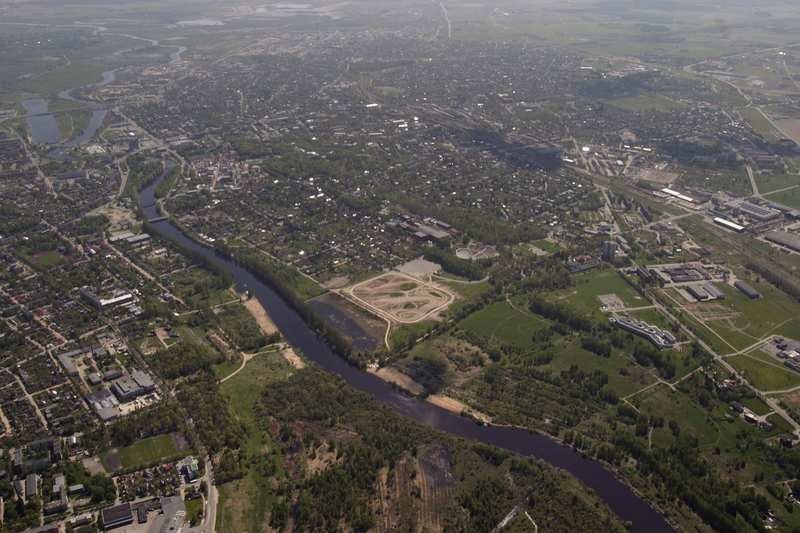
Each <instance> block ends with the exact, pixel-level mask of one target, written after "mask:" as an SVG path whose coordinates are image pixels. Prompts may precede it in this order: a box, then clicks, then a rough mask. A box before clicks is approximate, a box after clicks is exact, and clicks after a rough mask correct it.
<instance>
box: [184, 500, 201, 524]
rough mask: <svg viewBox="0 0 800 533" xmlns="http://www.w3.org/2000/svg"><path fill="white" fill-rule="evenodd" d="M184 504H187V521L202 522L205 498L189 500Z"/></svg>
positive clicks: (191, 522)
mask: <svg viewBox="0 0 800 533" xmlns="http://www.w3.org/2000/svg"><path fill="white" fill-rule="evenodd" d="M184 504H185V505H186V521H187V522H188V523H189V525H191V526H196V525H198V524H200V520H202V519H203V498H196V499H194V500H187V501H186V502H184Z"/></svg>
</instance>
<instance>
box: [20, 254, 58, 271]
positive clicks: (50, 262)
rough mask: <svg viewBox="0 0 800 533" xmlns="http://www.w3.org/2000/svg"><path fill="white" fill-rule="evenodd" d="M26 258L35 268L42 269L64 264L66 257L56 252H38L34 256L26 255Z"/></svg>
mask: <svg viewBox="0 0 800 533" xmlns="http://www.w3.org/2000/svg"><path fill="white" fill-rule="evenodd" d="M26 257H27V258H28V260H29V261H30V262H31V263H33V265H34V266H35V267H38V268H41V269H48V268H52V267H54V266H57V265H60V264H61V263H63V262H64V256H62V255H61V254H60V253H58V252H56V251H55V250H49V251H46V252H38V253H35V254H32V255H26Z"/></svg>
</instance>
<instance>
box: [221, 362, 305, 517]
mask: <svg viewBox="0 0 800 533" xmlns="http://www.w3.org/2000/svg"><path fill="white" fill-rule="evenodd" d="M291 373H292V368H291V366H290V365H289V363H287V362H286V360H285V359H284V358H283V357H282V356H281V355H280V354H279V353H277V352H274V353H273V352H269V353H263V354H260V355H258V356H256V357H255V358H253V359H251V360H250V361H249V362H248V363H247V367H246V368H245V370H244V371H242V372H239V373H238V374H236V376H234V377H233V378H231V379H229V380H228V381H226V382H225V383H223V384H222V385H221V389H222V393H223V394H224V395H225V396H226V397H227V398H228V400H229V403H230V409H231V413H232V414H233V415H234V417H235V418H236V419H237V420H238V421H239V422H240V423H241V424H242V425H243V426H244V428H245V435H246V437H245V440H244V443H243V445H242V453H244V454H245V456H247V457H258V456H260V455H262V454H264V453H266V451H267V450H270V449H274V446H272V443H271V442H269V440H268V437H267V434H266V433H265V431H264V429H263V427H262V425H261V418H260V416H259V414H258V403H259V400H260V398H261V394H262V391H263V390H264V388H265V387H268V386H269V385H270V384H271V383H275V382H277V381H282V380H285V379H287V378H288V377H289V376H290V375H291ZM276 475H279V474H276ZM270 487H271V485H270V484H269V483H268V479H267V478H266V477H265V475H264V473H263V472H262V471H261V469H259V468H256V467H254V468H248V470H247V474H246V475H245V476H244V477H243V478H242V479H238V480H236V481H232V482H229V483H225V484H224V485H221V486H220V487H219V507H218V513H217V524H216V528H217V531H219V532H220V533H239V532H241V531H257V530H260V528H261V527H262V525H263V521H264V517H265V516H266V513H267V511H268V509H269V508H270V506H271V505H272V502H274V501H275V494H274V493H272V491H271V489H270Z"/></svg>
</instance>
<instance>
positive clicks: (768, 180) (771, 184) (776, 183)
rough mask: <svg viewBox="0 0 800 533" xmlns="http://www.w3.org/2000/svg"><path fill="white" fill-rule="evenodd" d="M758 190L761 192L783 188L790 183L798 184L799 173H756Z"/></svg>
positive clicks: (789, 185) (799, 180) (790, 184)
mask: <svg viewBox="0 0 800 533" xmlns="http://www.w3.org/2000/svg"><path fill="white" fill-rule="evenodd" d="M756 184H757V185H758V192H760V193H761V194H765V193H768V192H770V191H777V190H778V189H785V188H786V187H791V186H792V185H800V175H797V174H761V175H756Z"/></svg>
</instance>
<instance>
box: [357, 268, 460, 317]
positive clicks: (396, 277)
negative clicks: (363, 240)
mask: <svg viewBox="0 0 800 533" xmlns="http://www.w3.org/2000/svg"><path fill="white" fill-rule="evenodd" d="M350 292H351V294H352V295H353V297H354V298H356V299H357V300H358V301H359V302H362V303H365V304H366V305H367V306H368V307H370V308H372V309H375V310H377V311H378V314H380V315H381V316H384V317H387V318H389V319H390V320H393V321H395V322H398V323H401V324H411V323H414V322H419V321H421V320H424V319H426V318H429V317H431V316H432V315H435V314H436V313H437V312H439V311H441V310H443V309H445V308H447V306H448V305H449V304H450V303H451V302H452V301H453V300H454V299H455V297H454V296H453V294H452V293H451V292H449V291H448V290H447V289H444V288H443V287H440V286H438V285H435V284H433V283H424V282H422V281H420V280H417V279H415V278H413V277H411V276H409V275H407V274H402V273H399V272H389V273H387V274H381V275H380V276H377V277H375V278H372V279H369V280H367V281H364V282H361V283H359V284H358V285H355V286H354V287H352V288H351V289H350Z"/></svg>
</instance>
